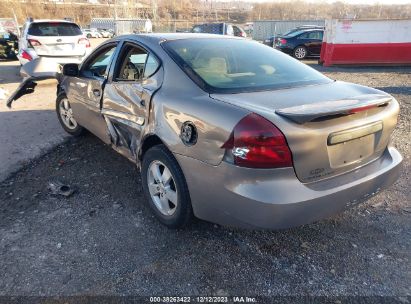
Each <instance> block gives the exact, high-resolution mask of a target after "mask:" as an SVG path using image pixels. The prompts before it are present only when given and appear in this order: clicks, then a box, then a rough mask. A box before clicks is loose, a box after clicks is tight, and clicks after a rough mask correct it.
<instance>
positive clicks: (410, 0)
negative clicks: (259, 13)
mask: <svg viewBox="0 0 411 304" xmlns="http://www.w3.org/2000/svg"><path fill="white" fill-rule="evenodd" d="M244 1H247V2H249V1H250V2H281V0H244ZM289 1H292V0H289ZM306 1H307V2H328V3H332V2H336V1H337V0H306ZM340 1H341V0H340ZM342 2H345V3H349V4H376V3H381V4H410V5H411V0H342Z"/></svg>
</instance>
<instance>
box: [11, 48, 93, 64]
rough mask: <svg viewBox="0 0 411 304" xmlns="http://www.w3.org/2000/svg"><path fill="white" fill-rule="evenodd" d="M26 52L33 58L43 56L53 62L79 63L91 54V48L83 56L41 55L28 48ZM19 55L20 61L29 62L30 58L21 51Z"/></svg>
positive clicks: (22, 62)
mask: <svg viewBox="0 0 411 304" xmlns="http://www.w3.org/2000/svg"><path fill="white" fill-rule="evenodd" d="M26 52H27V53H28V54H29V55H30V56H31V57H32V58H33V59H36V58H39V57H43V58H47V60H50V61H52V62H56V63H58V64H66V63H78V64H80V63H81V62H82V61H83V60H84V58H85V57H87V56H88V55H89V54H90V52H91V49H90V48H88V49H87V50H86V52H85V53H84V55H82V56H39V55H37V53H36V52H35V51H34V50H26ZM17 57H18V59H19V61H20V63H21V64H22V65H23V64H26V63H27V62H29V60H27V59H25V58H22V57H21V56H20V52H19V54H18V56H17Z"/></svg>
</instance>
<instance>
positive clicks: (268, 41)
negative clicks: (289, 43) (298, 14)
mask: <svg viewBox="0 0 411 304" xmlns="http://www.w3.org/2000/svg"><path fill="white" fill-rule="evenodd" d="M309 29H313V30H315V29H316V30H324V27H323V26H321V25H301V26H297V27H295V28H292V29H291V30H288V31H287V32H285V33H284V34H280V35H277V37H278V36H289V35H291V34H293V33H295V32H298V31H301V30H309ZM275 38H276V36H275V35H273V36H271V37H268V38H267V39H265V40H264V44H265V45H268V46H271V47H274V46H275V45H274V42H275Z"/></svg>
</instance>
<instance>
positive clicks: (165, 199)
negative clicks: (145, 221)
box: [141, 145, 193, 229]
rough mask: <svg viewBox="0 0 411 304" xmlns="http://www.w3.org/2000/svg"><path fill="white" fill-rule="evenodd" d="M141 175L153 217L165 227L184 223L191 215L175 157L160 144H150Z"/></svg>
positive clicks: (188, 199) (183, 224) (183, 182)
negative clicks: (151, 145) (152, 145)
mask: <svg viewBox="0 0 411 304" xmlns="http://www.w3.org/2000/svg"><path fill="white" fill-rule="evenodd" d="M141 177H142V182H143V190H144V194H145V196H146V199H147V202H148V204H149V206H150V209H151V210H152V211H153V213H154V215H155V216H156V218H157V219H158V220H159V221H160V222H161V223H162V224H164V225H165V226H167V227H168V228H174V229H175V228H182V227H184V226H187V225H188V224H189V223H190V221H191V220H192V218H193V211H192V207H191V199H190V194H189V192H188V187H187V183H186V180H185V177H184V174H183V171H182V170H181V168H180V166H179V164H178V162H177V160H176V159H175V158H174V156H173V154H172V153H171V152H170V151H169V150H168V149H167V148H166V147H165V146H164V145H157V146H154V147H152V148H150V149H149V150H148V151H147V152H146V153H145V154H144V157H143V163H142V170H141Z"/></svg>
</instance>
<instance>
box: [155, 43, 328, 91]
mask: <svg viewBox="0 0 411 304" xmlns="http://www.w3.org/2000/svg"><path fill="white" fill-rule="evenodd" d="M162 45H163V47H164V49H165V50H166V51H167V52H168V53H169V54H170V56H171V57H172V58H173V59H174V61H176V63H177V64H178V65H179V66H180V67H181V68H182V69H183V70H184V71H185V72H186V73H187V74H188V76H189V77H190V78H191V79H193V81H195V82H196V83H197V84H198V85H199V86H200V87H202V88H203V89H204V90H206V91H208V92H210V93H211V92H219V93H224V92H226V93H236V92H250V91H259V90H270V89H279V88H286V87H295V86H301V85H309V84H320V83H328V82H331V81H332V80H330V79H329V78H327V77H325V76H324V75H322V74H321V73H319V72H317V71H316V70H314V69H312V68H310V67H308V66H307V65H305V64H303V63H300V62H299V61H297V60H295V59H293V58H291V57H290V56H288V55H286V54H283V53H281V52H279V51H276V50H274V49H273V48H271V47H268V46H265V45H263V44H261V43H258V42H255V41H248V40H244V39H210V38H208V39H180V40H174V41H168V42H164V43H163V44H162Z"/></svg>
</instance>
